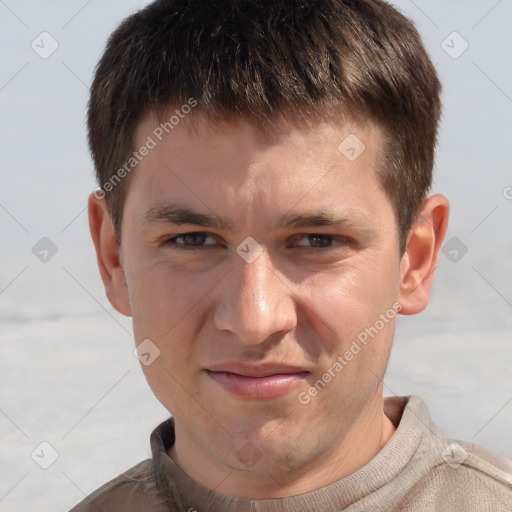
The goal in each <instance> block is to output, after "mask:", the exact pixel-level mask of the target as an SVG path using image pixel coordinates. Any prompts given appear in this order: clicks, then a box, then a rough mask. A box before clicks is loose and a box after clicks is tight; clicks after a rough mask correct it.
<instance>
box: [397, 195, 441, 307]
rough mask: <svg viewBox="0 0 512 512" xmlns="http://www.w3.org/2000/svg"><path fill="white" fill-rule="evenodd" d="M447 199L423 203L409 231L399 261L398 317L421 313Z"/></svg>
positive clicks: (437, 254) (431, 275)
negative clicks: (399, 315)
mask: <svg viewBox="0 0 512 512" xmlns="http://www.w3.org/2000/svg"><path fill="white" fill-rule="evenodd" d="M449 210H450V207H449V204H448V200H447V199H446V198H445V197H444V196H442V195H439V194H436V195H433V196H430V197H428V198H427V199H425V200H424V201H423V204H422V207H421V210H420V213H419V215H418V218H417V220H416V221H415V222H414V224H413V225H412V227H411V230H410V231H409V236H408V238H407V245H406V248H405V253H404V255H403V256H402V259H401V261H400V273H401V283H400V295H399V302H400V304H401V305H402V309H401V310H400V313H401V314H402V315H414V314H416V313H419V312H420V311H423V310H424V309H425V308H426V307H427V304H428V301H429V298H430V290H431V288H432V280H433V278H434V271H435V269H436V266H437V261H438V259H439V252H440V250H441V247H442V243H443V239H444V237H445V235H446V228H447V226H448V214H449Z"/></svg>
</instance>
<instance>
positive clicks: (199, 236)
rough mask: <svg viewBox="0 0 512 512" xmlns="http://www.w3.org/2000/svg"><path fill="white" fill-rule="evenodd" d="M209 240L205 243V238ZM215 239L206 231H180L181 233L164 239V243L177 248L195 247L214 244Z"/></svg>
mask: <svg viewBox="0 0 512 512" xmlns="http://www.w3.org/2000/svg"><path fill="white" fill-rule="evenodd" d="M208 239H209V240H210V242H209V243H205V242H206V241H207V240H208ZM212 242H213V243H212ZM215 244H216V241H215V240H214V239H213V237H211V236H210V235H208V234H207V233H198V232H194V233H182V234H181V235H176V236H173V237H172V238H168V239H166V240H165V241H164V245H167V246H174V247H177V248H180V249H181V248H184V249H186V248H192V249H194V248H196V247H202V246H206V245H207V246H212V245H215Z"/></svg>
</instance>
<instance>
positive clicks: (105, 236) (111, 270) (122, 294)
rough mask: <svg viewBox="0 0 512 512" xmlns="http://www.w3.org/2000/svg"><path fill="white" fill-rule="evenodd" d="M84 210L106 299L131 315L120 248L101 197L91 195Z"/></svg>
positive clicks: (118, 309) (120, 310)
mask: <svg viewBox="0 0 512 512" xmlns="http://www.w3.org/2000/svg"><path fill="white" fill-rule="evenodd" d="M88 207H89V229H90V231H91V236H92V240H93V242H94V247H95V249H96V258H97V260H98V267H99V270H100V274H101V280H102V281H103V285H104V286H105V292H106V294H107V297H108V300H109V301H110V303H111V304H112V306H114V308H115V309H116V310H117V311H119V313H122V314H123V315H126V316H131V308H130V301H129V297H128V286H127V284H126V277H125V275H124V270H123V267H122V266H121V260H120V245H119V244H118V243H117V240H116V236H115V232H114V228H113V226H112V220H111V218H110V214H109V212H108V209H107V203H106V201H105V198H104V197H103V198H99V197H97V196H96V194H95V193H92V194H91V195H90V196H89V202H88Z"/></svg>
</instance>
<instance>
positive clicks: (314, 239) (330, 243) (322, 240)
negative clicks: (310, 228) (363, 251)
mask: <svg viewBox="0 0 512 512" xmlns="http://www.w3.org/2000/svg"><path fill="white" fill-rule="evenodd" d="M303 242H305V243H303ZM335 243H336V245H339V246H344V245H347V244H348V240H347V239H346V238H345V237H343V236H335V235H322V234H309V235H302V236H301V237H300V238H299V239H298V242H297V243H295V244H294V246H295V247H308V248H314V249H329V248H331V247H334V244H335Z"/></svg>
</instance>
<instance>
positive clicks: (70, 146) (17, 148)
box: [0, 0, 512, 512]
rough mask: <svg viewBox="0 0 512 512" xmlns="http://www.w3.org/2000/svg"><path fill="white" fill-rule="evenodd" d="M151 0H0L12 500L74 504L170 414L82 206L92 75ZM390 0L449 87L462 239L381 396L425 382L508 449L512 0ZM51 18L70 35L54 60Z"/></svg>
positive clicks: (480, 436) (473, 430)
mask: <svg viewBox="0 0 512 512" xmlns="http://www.w3.org/2000/svg"><path fill="white" fill-rule="evenodd" d="M145 3H146V2H144V1H135V0H122V1H121V0H108V1H99V0H89V1H86V0H68V1H64V0H61V1H57V0H45V1H36V0H0V56H1V66H0V123H1V124H0V127H1V128H0V129H1V132H0V148H1V152H0V168H1V172H0V233H1V235H0V321H1V327H0V329H1V330H0V357H1V362H0V440H1V441H0V442H1V452H0V511H2V512H26V511H27V510H38V511H40V512H49V511H56V512H64V511H66V510H68V509H69V508H70V507H71V506H72V505H74V504H75V503H77V502H78V501H80V500H81V499H83V497H84V495H85V494H87V493H89V492H91V491H92V490H93V489H95V488H97V487H98V486H99V485H101V484H103V483H104V482H106V481H107V480H109V479H111V478H113V477H114V476H116V475H117V474H119V473H120V472H122V471H123V470H125V469H127V468H128V467H131V466H132V465H134V464H135V463H137V462H139V461H140V460H142V459H144V458H147V457H148V456H149V455H150V449H149V434H150V432H151V431H152V429H153V428H154V427H155V426H156V425H157V424H158V423H159V422H160V421H162V420H164V419H165V418H166V417H167V416H168V414H167V412H166V411H165V410H164V408H163V407H162V406H161V405H160V404H159V403H158V401H157V400H156V398H155V397H154V396H153V395H152V393H151V391H150V389H149V387H148V385H147V384H146V381H145V379H144V377H143V374H142V371H141V369H140V367H139V362H138V361H137V360H136V359H135V357H134V356H133V354H132V350H133V346H134V342H133V339H132V334H131V323H130V319H128V318H124V317H122V316H121V315H119V314H118V313H117V312H116V311H114V309H113V308H112V307H111V306H110V304H109V303H108V301H107V299H106V297H105V294H104V290H103V287H102V284H101V281H100V277H99V274H98V271H97V268H96V261H95V254H94V252H93V246H92V242H91V241H90V237H89V232H88V226H87V215H86V210H85V208H86V198H87V196H88V194H89V193H90V192H91V191H92V190H93V188H94V186H95V183H94V179H93V167H92V164H91V160H90V157H89V154H88V149H87V143H86V131H85V113H86V103H87V99H88V92H89V91H88V87H89V85H90V83H91V79H92V74H93V70H94V67H95V65H96V62H97V60H98V58H99V56H100V54H101V52H102V50H103V48H104V44H105V42H106V38H107V37H108V35H109V34H110V32H111V31H112V30H113V29H114V28H115V27H116V25H117V24H118V23H119V22H120V21H121V20H122V19H123V18H124V17H125V16H126V15H128V14H130V13H131V12H133V11H134V10H136V9H138V8H140V7H142V6H143V5H145ZM393 3H394V4H395V5H396V6H397V7H399V8H400V9H401V10H402V11H403V12H404V13H405V14H407V15H409V16H410V17H411V18H412V19H413V20H414V22H415V23H416V25H417V27H418V28H419V30H420V32H421V34H422V36H423V37H424V40H425V43H426V45H427V47H428V50H429V52H430V54H431V56H432V59H433V61H434V62H435V63H436V66H437V69H438V71H439V74H440V77H441V80H442V82H443V84H444V116H443V121H442V126H441V132H440V144H439V150H438V156H437V165H436V173H437V174H436V180H435V187H434V191H435V192H441V193H443V194H445V195H446V196H447V197H448V199H449V200H450V202H451V206H452V212H451V222H450V228H449V233H448V236H447V239H446V241H447V242H448V241H449V240H451V239H452V238H455V240H452V242H451V244H455V245H449V246H448V247H446V248H445V253H446V254H443V255H442V256H441V261H440V264H439V267H438V270H437V276H436V279H435V285H434V290H433V296H432V300H431V304H430V306H429V308H428V309H427V310H426V311H425V312H423V313H422V314H420V315H418V316H416V317H401V318H400V319H399V322H398V329H397V334H396V341H395V346H394V352H393V355H392V358H391V362H390V365H389V369H388V373H387V377H386V385H387V387H386V394H389V395H392V394H397V395H404V394H418V395H420V396H422V397H423V398H424V400H425V401H426V403H427V405H428V406H429V408H430V411H431V414H432V416H433V419H434V421H435V423H436V424H437V426H438V427H439V429H440V430H441V431H442V432H443V433H445V434H447V435H450V436H451V437H454V438H457V439H465V440H473V441H474V442H477V443H479V444H482V445H484V446H486V447H489V448H491V449H492V450H495V451H497V452H498V453H500V454H502V455H505V456H506V457H508V458H512V434H511V432H512V429H511V426H512V375H511V373H512V372H511V368H512V340H511V331H512V329H511V327H512V170H511V168H512V165H511V146H512V80H511V78H512V66H511V65H510V64H511V55H512V31H511V29H510V27H512V2H511V1H510V0H499V1H496V0H478V1H477V0H472V1H468V0H459V1H454V0H450V1H447V0H428V1H427V0H415V1H412V0H400V1H396V2H393ZM454 31H456V32H457V33H458V34H453V32H454ZM41 32H48V33H49V34H50V35H51V37H52V38H53V39H55V41H57V43H58V48H57V49H56V51H55V52H54V53H53V54H52V55H50V56H49V57H48V58H46V59H43V58H41V57H40V56H39V55H38V53H36V51H35V50H34V49H33V48H32V46H31V44H32V42H33V41H35V43H34V46H35V47H36V48H38V47H37V46H36V45H37V44H39V48H38V51H39V52H43V48H41V46H42V44H41V42H40V41H41V38H47V39H45V41H46V43H45V49H44V51H49V50H50V49H51V40H50V39H49V38H48V36H46V35H43V36H40V34H41ZM443 41H444V42H443ZM466 45H469V46H468V48H467V49H466V50H465V51H463V50H464V49H465V47H466ZM43 237H47V238H48V239H50V240H51V242H52V243H53V244H54V245H55V247H56V249H57V252H56V254H55V255H54V256H53V257H50V256H51V253H50V254H49V257H48V261H47V262H46V263H44V262H42V261H40V260H39V259H38V258H37V257H36V255H34V253H33V247H34V246H35V245H36V243H38V241H39V240H40V239H41V238H43ZM37 247H39V246H36V249H37ZM464 247H465V248H467V253H465V254H463V252H464V251H463V250H461V248H462V249H463V248H464ZM454 250H455V251H457V253H454V252H453V251H454ZM34 252H36V253H37V250H34ZM455 256H456V261H452V260H453V259H454V257H455ZM42 442H46V443H49V445H51V446H48V445H47V444H44V445H40V443H42ZM31 454H32V455H31ZM57 454H58V457H57V458H56V460H55V461H54V462H53V464H51V465H50V466H49V467H48V469H43V468H42V467H41V465H43V466H44V465H48V464H49V463H50V462H52V460H53V458H55V456H56V455H57Z"/></svg>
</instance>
